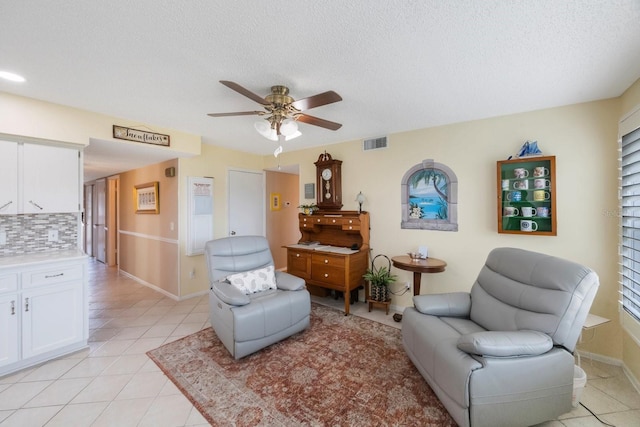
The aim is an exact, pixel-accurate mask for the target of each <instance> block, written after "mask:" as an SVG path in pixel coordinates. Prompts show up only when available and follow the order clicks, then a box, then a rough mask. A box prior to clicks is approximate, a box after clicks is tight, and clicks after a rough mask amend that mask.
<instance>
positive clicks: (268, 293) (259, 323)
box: [205, 236, 311, 359]
mask: <svg viewBox="0 0 640 427" xmlns="http://www.w3.org/2000/svg"><path fill="white" fill-rule="evenodd" d="M205 258H206V261H207V267H208V271H209V281H210V285H211V289H210V292H209V310H210V315H211V317H210V320H211V326H212V327H213V329H214V331H215V332H216V334H217V335H218V337H219V338H220V340H221V341H222V343H223V344H224V346H225V347H226V348H227V350H229V352H230V353H231V355H232V356H233V357H234V358H235V359H240V358H241V357H244V356H247V355H249V354H251V353H254V352H256V351H258V350H260V349H262V348H264V347H266V346H268V345H271V344H274V343H276V342H278V341H280V340H282V339H284V338H287V337H289V336H291V335H293V334H295V333H297V332H300V331H303V330H304V329H306V328H307V327H308V326H309V316H310V313H311V298H310V295H309V291H307V289H306V287H305V281H304V280H303V279H300V278H298V277H295V276H293V275H290V274H287V273H285V272H281V271H273V257H272V256H271V251H270V249H269V243H268V242H267V239H265V238H264V237H262V236H235V237H226V238H222V239H217V240H212V241H209V242H207V243H206V245H205ZM265 271H268V274H269V275H270V276H269V280H273V279H275V280H274V283H273V284H274V285H275V286H274V287H277V288H276V289H265V290H259V291H257V292H256V289H248V290H246V291H243V290H241V289H238V287H236V286H234V285H232V284H231V283H230V280H231V281H233V282H234V283H237V284H239V285H242V284H243V283H242V281H243V280H244V282H246V283H245V285H247V286H248V287H249V288H250V287H252V286H255V285H256V282H259V283H258V285H259V286H261V283H262V282H263V281H264V280H263V278H264V277H266V276H265V275H266V274H267V273H265ZM247 272H251V274H254V273H255V274H254V276H253V277H250V275H249V274H244V273H247ZM256 274H257V275H258V276H260V279H259V280H255V277H256V276H255V275H256ZM271 275H272V276H271ZM270 283H271V282H270ZM246 292H249V293H248V294H247V293H246Z"/></svg>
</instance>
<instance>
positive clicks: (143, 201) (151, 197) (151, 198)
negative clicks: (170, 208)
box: [133, 181, 160, 214]
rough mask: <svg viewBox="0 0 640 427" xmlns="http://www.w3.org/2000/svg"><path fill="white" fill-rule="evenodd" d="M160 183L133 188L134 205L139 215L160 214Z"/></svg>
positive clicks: (155, 182)
mask: <svg viewBox="0 0 640 427" xmlns="http://www.w3.org/2000/svg"><path fill="white" fill-rule="evenodd" d="M159 196H160V194H159V193H158V181H154V182H148V183H146V184H140V185H136V186H135V187H134V188H133V204H134V206H135V208H136V213H137V214H158V213H160V197H159Z"/></svg>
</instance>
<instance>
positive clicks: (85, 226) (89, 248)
mask: <svg viewBox="0 0 640 427" xmlns="http://www.w3.org/2000/svg"><path fill="white" fill-rule="evenodd" d="M82 231H83V233H84V251H85V253H86V254H87V255H89V256H90V257H92V256H93V185H85V186H84V216H83V217H82Z"/></svg>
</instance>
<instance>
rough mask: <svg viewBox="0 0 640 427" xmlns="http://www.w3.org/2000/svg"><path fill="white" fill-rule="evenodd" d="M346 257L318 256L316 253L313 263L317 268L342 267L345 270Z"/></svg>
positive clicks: (312, 259) (313, 256)
mask: <svg viewBox="0 0 640 427" xmlns="http://www.w3.org/2000/svg"><path fill="white" fill-rule="evenodd" d="M344 260H345V257H344V256H340V255H329V254H318V253H315V254H313V255H312V257H311V263H312V264H313V266H314V267H315V266H316V265H318V266H322V265H324V266H331V267H340V268H342V269H344V265H345V261H344Z"/></svg>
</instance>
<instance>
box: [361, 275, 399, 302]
mask: <svg viewBox="0 0 640 427" xmlns="http://www.w3.org/2000/svg"><path fill="white" fill-rule="evenodd" d="M362 277H363V278H364V280H366V281H367V282H369V283H370V284H371V299H372V300H373V301H383V302H384V301H388V300H389V299H390V298H389V285H390V284H391V283H393V282H395V281H396V278H397V276H395V275H393V274H391V272H390V271H389V269H388V268H387V267H380V268H375V267H373V266H372V267H371V268H370V269H368V270H367V272H366V273H365V274H364V275H363V276H362Z"/></svg>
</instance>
